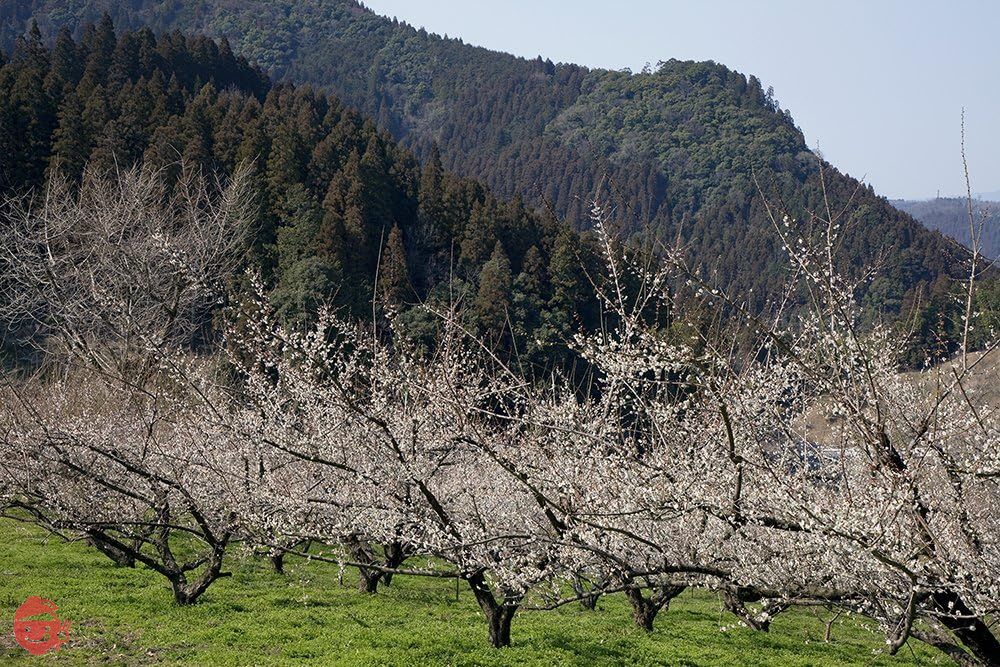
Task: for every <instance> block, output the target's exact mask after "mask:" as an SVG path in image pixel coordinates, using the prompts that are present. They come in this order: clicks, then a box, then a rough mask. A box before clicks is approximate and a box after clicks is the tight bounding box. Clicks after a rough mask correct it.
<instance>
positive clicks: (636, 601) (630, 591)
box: [625, 588, 659, 632]
mask: <svg viewBox="0 0 1000 667" xmlns="http://www.w3.org/2000/svg"><path fill="white" fill-rule="evenodd" d="M625 596H626V597H627V598H628V601H629V604H631V605H632V621H633V622H635V625H636V627H638V628H641V629H642V630H645V631H646V632H652V631H653V620H654V619H655V618H656V614H657V612H658V611H659V609H657V608H655V607H653V604H652V602H651V601H649V600H647V599H646V598H645V597H643V595H642V589H640V588H627V589H625Z"/></svg>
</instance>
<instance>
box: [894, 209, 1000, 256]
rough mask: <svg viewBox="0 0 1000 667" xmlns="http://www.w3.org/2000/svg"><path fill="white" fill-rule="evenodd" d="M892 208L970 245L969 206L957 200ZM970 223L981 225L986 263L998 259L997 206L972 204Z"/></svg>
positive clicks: (999, 224) (999, 214)
mask: <svg viewBox="0 0 1000 667" xmlns="http://www.w3.org/2000/svg"><path fill="white" fill-rule="evenodd" d="M892 205H893V206H895V207H896V208H898V209H899V210H900V211H903V212H905V213H909V214H910V215H912V216H913V217H914V218H916V219H917V220H919V221H920V222H922V223H924V225H926V226H927V227H929V228H930V229H936V230H937V231H939V232H941V233H942V234H944V235H946V236H950V237H951V238H953V239H955V240H956V241H958V242H959V243H961V244H962V245H965V246H971V245H972V235H971V234H972V232H971V230H970V226H969V202H968V200H967V199H963V198H961V197H954V198H952V197H938V198H936V199H927V200H916V201H909V200H904V199H897V200H893V202H892ZM973 221H974V224H975V225H976V226H978V225H979V224H980V223H982V225H983V230H982V239H981V241H982V249H981V250H982V252H983V254H985V255H986V256H987V257H989V258H990V259H997V258H1000V202H995V201H981V200H975V201H974V202H973Z"/></svg>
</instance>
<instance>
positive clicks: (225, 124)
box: [0, 17, 596, 365]
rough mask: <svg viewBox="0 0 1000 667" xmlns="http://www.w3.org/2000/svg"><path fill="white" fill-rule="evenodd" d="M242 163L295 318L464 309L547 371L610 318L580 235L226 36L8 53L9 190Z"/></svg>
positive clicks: (105, 40) (3, 126)
mask: <svg viewBox="0 0 1000 667" xmlns="http://www.w3.org/2000/svg"><path fill="white" fill-rule="evenodd" d="M246 161H249V162H250V163H252V165H253V169H254V171H255V174H254V179H255V183H256V187H257V188H258V189H259V200H260V219H259V220H258V221H257V224H256V233H255V238H254V243H253V253H252V257H251V258H250V264H251V267H256V268H258V269H259V270H260V271H262V272H263V276H264V278H265V281H266V283H267V286H268V288H269V289H272V290H273V292H272V294H271V296H272V298H273V300H274V301H275V302H276V303H277V304H278V307H279V310H280V311H281V313H282V315H283V316H284V318H285V319H286V320H289V321H293V322H294V321H296V320H299V319H302V318H308V317H309V316H311V315H314V314H315V313H316V311H317V309H318V308H319V307H320V306H321V305H323V304H324V303H326V302H328V301H332V302H333V303H334V304H335V305H337V306H340V307H341V308H342V309H343V310H344V311H345V312H347V313H350V314H353V315H355V316H364V317H370V316H371V315H372V308H373V305H372V304H373V302H378V303H379V304H381V306H380V307H383V308H387V309H390V310H391V309H395V311H396V312H397V313H399V315H400V317H401V318H402V323H403V324H402V326H404V327H405V331H406V333H408V334H409V335H411V336H413V337H414V338H415V339H418V340H419V339H421V337H422V336H424V335H426V336H428V337H430V336H431V334H432V333H433V328H434V326H435V322H436V320H435V318H434V317H433V316H431V315H430V314H428V313H426V312H425V311H424V310H422V309H419V308H414V307H412V306H413V304H418V303H424V302H429V303H431V304H435V305H437V306H438V307H439V308H441V309H447V308H449V307H450V306H451V305H453V304H460V305H461V308H462V312H463V314H464V316H465V317H466V318H467V320H468V324H469V326H470V327H472V328H473V329H474V330H479V331H480V332H481V335H482V338H483V340H484V341H487V342H489V343H491V344H493V345H495V346H496V347H497V349H506V350H513V349H516V351H517V352H518V353H519V355H520V356H521V357H522V358H523V359H524V360H526V361H531V362H537V363H540V364H545V365H549V364H552V363H559V361H560V355H562V354H564V349H565V348H564V347H562V343H563V342H564V341H566V340H567V339H568V338H569V337H570V336H571V335H572V333H573V332H575V331H577V330H579V328H580V327H581V326H584V327H586V326H592V325H594V323H595V322H596V314H595V309H594V307H593V304H592V299H593V296H592V292H591V290H590V289H589V288H588V285H587V284H586V282H585V281H586V275H585V273H584V271H585V268H586V267H587V266H588V264H589V263H590V262H591V261H592V260H591V259H590V251H589V249H588V248H589V245H588V242H587V241H586V239H584V238H582V237H581V235H580V234H579V233H577V232H575V231H573V230H572V229H571V228H570V227H569V226H568V225H566V224H564V223H559V222H557V221H556V220H555V219H554V218H552V217H551V216H548V215H546V214H538V213H535V212H533V211H531V210H529V209H528V207H526V206H525V205H524V204H523V203H522V201H521V200H520V199H518V198H514V199H512V200H509V201H506V200H500V199H498V198H497V197H495V196H494V195H492V194H491V193H490V192H489V190H488V189H487V188H486V187H484V186H483V185H481V184H479V183H478V182H475V181H472V180H467V179H462V178H459V177H456V176H454V175H452V174H450V173H448V172H446V171H445V170H444V169H443V168H442V165H441V162H440V160H438V159H437V158H436V157H435V156H434V155H431V156H430V157H429V159H427V160H426V161H425V163H424V164H423V166H421V165H420V164H419V163H418V162H417V160H416V158H415V157H414V156H413V155H412V153H410V152H409V151H408V150H406V149H404V148H402V147H400V146H399V145H398V144H397V143H396V142H395V141H394V140H393V139H392V138H391V137H390V136H389V135H388V134H387V133H385V132H383V131H380V130H379V129H378V128H377V127H376V126H375V124H374V123H373V122H372V121H370V120H366V119H364V118H363V117H362V116H360V115H359V114H358V113H356V112H355V111H352V110H350V109H348V108H346V107H345V106H344V105H343V104H342V103H341V102H340V101H338V100H337V99H336V98H334V97H332V96H329V95H327V94H321V93H318V92H316V91H315V90H314V89H313V88H311V87H309V86H308V85H305V86H301V87H295V86H292V85H290V84H281V85H272V84H271V83H270V81H269V79H268V78H267V76H266V75H265V74H263V73H262V72H261V71H260V69H258V68H257V67H256V66H254V65H251V64H249V63H248V62H247V61H246V60H245V59H243V58H242V57H237V56H235V55H234V54H233V52H232V50H231V49H230V47H229V45H228V43H227V42H226V41H224V40H223V41H222V42H221V43H217V42H215V41H213V40H211V39H209V38H206V37H200V36H194V37H186V36H184V35H182V34H180V33H171V34H168V35H166V36H161V37H157V36H155V35H154V33H153V32H152V31H151V30H149V29H148V28H144V29H141V30H139V31H137V32H125V33H123V34H121V35H116V34H115V27H114V25H113V24H112V22H111V20H110V19H109V18H108V17H104V18H103V19H102V20H100V21H99V22H98V23H97V24H96V25H90V26H88V27H87V28H86V29H85V30H84V31H83V33H82V37H81V39H80V41H78V42H77V41H74V39H73V38H72V36H71V35H70V33H69V31H68V30H66V29H64V30H62V31H60V33H59V34H58V36H57V38H56V40H55V43H54V46H53V47H52V48H51V49H49V48H46V46H45V45H44V44H43V41H42V37H41V34H40V32H39V31H38V30H37V28H34V29H32V30H31V31H30V32H29V34H28V35H26V36H24V37H22V38H20V39H18V40H17V43H16V45H15V47H14V49H13V51H12V53H11V54H10V55H9V56H8V55H4V54H2V53H0V196H8V197H10V196H18V195H20V194H21V193H31V192H35V193H38V192H39V187H40V186H42V185H43V184H44V183H45V181H46V180H47V179H48V178H51V177H52V175H53V174H55V173H57V172H58V173H61V174H64V175H65V176H67V177H68V178H69V179H71V180H72V181H79V180H80V179H81V178H82V177H83V176H84V174H85V169H86V170H97V171H102V170H104V171H106V170H112V169H124V168H127V167H129V166H130V165H132V164H136V163H139V162H142V163H144V164H145V165H147V166H148V167H152V168H162V169H166V170H176V169H178V168H179V167H180V166H181V165H184V166H186V167H187V168H196V169H201V170H204V171H205V172H207V173H212V174H218V175H221V176H225V175H226V174H230V173H232V172H233V170H234V169H235V168H236V166H237V165H238V164H240V163H243V162H246ZM87 173H89V172H87ZM0 213H2V211H0ZM2 222H3V220H2V216H0V224H2ZM0 307H2V304H0ZM0 309H2V308H0Z"/></svg>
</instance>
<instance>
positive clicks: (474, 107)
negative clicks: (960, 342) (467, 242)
mask: <svg viewBox="0 0 1000 667" xmlns="http://www.w3.org/2000/svg"><path fill="white" fill-rule="evenodd" d="M104 10H107V11H109V12H110V14H111V16H112V17H113V18H114V19H115V20H116V21H117V22H119V24H120V25H129V26H133V27H135V26H138V25H140V24H142V25H149V26H151V27H153V28H154V29H156V30H158V31H160V30H173V29H180V30H182V31H186V32H193V31H196V32H203V33H205V34H208V35H214V36H225V37H227V38H228V39H229V42H230V43H231V44H232V45H233V48H234V50H235V51H236V52H237V53H240V54H242V55H245V56H247V57H249V58H250V59H252V60H254V61H256V62H259V63H260V64H261V65H262V66H263V67H264V68H265V69H266V70H268V71H269V72H271V73H272V74H273V75H274V76H276V77H288V78H289V79H291V80H294V81H297V82H308V83H311V84H314V85H317V86H320V87H323V88H324V89H328V90H332V91H333V92H335V93H336V94H337V95H338V96H339V97H340V98H341V99H342V100H343V101H344V102H345V103H346V104H347V105H348V106H351V107H353V108H356V109H358V110H360V111H361V112H362V113H364V114H365V115H367V116H369V117H371V118H375V119H377V121H378V123H379V125H380V126H381V127H383V128H385V129H388V130H390V131H391V132H392V134H393V135H394V136H395V137H397V138H398V139H401V140H402V141H403V142H404V144H405V145H406V146H408V147H410V148H411V149H413V150H414V151H415V153H416V155H417V157H418V158H419V159H421V160H422V161H425V162H426V161H427V160H428V159H429V158H430V157H431V156H432V155H435V154H436V152H435V151H440V156H441V160H442V163H443V166H444V167H445V168H447V169H451V170H453V171H455V172H456V173H458V174H460V175H463V176H467V177H474V178H478V179H482V180H483V181H484V182H485V183H486V184H488V185H489V186H490V187H491V188H492V189H493V190H494V191H495V192H496V193H497V194H498V195H500V196H502V197H510V196H513V195H515V194H519V195H521V196H522V197H523V198H524V199H525V200H526V201H527V202H529V203H531V204H533V205H547V204H548V205H551V207H552V208H553V211H554V213H555V215H556V216H557V217H562V218H566V219H568V220H569V221H570V222H571V223H573V224H575V225H576V226H577V227H586V226H587V224H588V216H587V211H588V209H589V202H590V201H591V199H592V198H593V196H594V195H595V194H599V195H601V196H602V197H603V198H604V199H605V200H606V201H609V202H610V203H611V204H613V205H614V210H615V221H616V222H617V223H618V224H619V225H621V226H622V227H623V228H624V229H625V230H626V231H627V232H629V233H637V234H640V235H641V236H643V237H645V238H647V239H652V240H657V241H667V242H670V243H673V242H675V241H678V240H679V241H681V242H683V243H684V244H686V246H687V247H688V248H689V252H690V255H691V257H692V258H693V260H694V261H696V262H698V263H699V264H700V265H701V266H702V268H703V270H704V271H705V273H706V274H711V275H712V276H713V279H714V280H715V281H716V282H718V283H720V284H722V285H724V286H728V287H731V288H733V289H735V290H737V291H739V292H741V293H743V294H752V301H753V304H754V305H755V306H756V307H758V308H762V307H764V306H765V305H766V302H767V300H768V298H769V297H773V296H775V295H776V294H777V293H778V292H779V291H780V290H781V285H782V284H783V281H784V274H783V269H782V264H781V262H780V248H779V247H778V244H777V243H776V242H775V239H774V234H773V233H772V230H771V228H770V227H771V223H770V221H769V219H768V217H767V215H766V212H765V209H764V206H763V202H762V198H761V197H760V196H759V193H758V186H757V184H755V183H754V180H753V177H752V174H756V176H757V181H758V183H759V186H760V188H761V189H762V190H763V192H764V193H765V194H766V195H767V196H768V198H769V199H771V200H772V201H779V200H780V201H781V202H782V204H783V206H784V207H785V208H786V209H787V210H788V212H789V214H791V215H793V216H796V217H806V216H807V215H808V213H807V212H808V210H810V208H814V207H819V205H820V203H821V202H822V201H823V199H824V197H823V191H822V188H821V185H820V168H821V166H822V165H821V162H820V160H819V159H818V158H817V157H816V156H815V155H814V154H813V153H812V152H810V151H809V150H808V148H807V145H806V143H805V140H804V138H803V136H802V134H801V132H800V131H799V130H798V129H797V128H796V127H795V125H794V123H793V121H792V119H791V117H790V115H789V114H788V113H787V112H784V111H782V110H780V109H779V108H778V107H777V105H776V104H775V102H774V101H773V99H772V98H771V96H770V95H769V94H768V93H767V92H765V91H764V90H763V89H762V87H761V84H760V82H759V80H757V79H756V78H755V77H752V76H751V77H746V76H744V75H743V74H739V73H736V72H733V71H731V70H729V69H727V68H725V67H723V66H721V65H717V64H714V63H711V62H704V63H695V62H679V61H676V60H670V61H667V62H664V63H661V64H660V65H659V66H658V68H656V70H655V71H649V72H643V73H639V74H629V73H624V72H612V71H606V70H588V69H587V68H583V67H579V66H576V65H563V64H560V65H556V64H553V63H551V62H549V61H546V60H543V59H542V58H541V57H539V58H538V59H535V60H527V59H522V58H516V57H513V56H510V55H506V54H502V53H496V52H492V51H488V50H485V49H482V48H476V47H472V46H469V45H466V44H464V43H462V42H461V41H460V40H456V39H445V38H441V37H438V36H435V35H432V34H428V33H427V32H425V31H424V30H417V29H414V28H412V27H410V26H408V25H405V24H402V23H398V22H396V21H394V20H390V19H386V18H383V17H380V16H377V15H375V14H374V13H372V12H370V11H368V10H367V9H365V8H364V7H363V6H361V5H359V4H356V3H355V2H353V1H352V0H332V1H327V2H321V1H319V0H310V1H306V2H292V1H291V0H272V1H268V2H265V1H264V0H251V1H246V2H235V1H232V0H216V1H207V0H169V1H167V2H159V1H157V2H154V1H153V0H132V1H130V2H121V1H119V2H114V1H111V0H14V2H11V3H5V7H4V8H0V23H2V25H0V43H2V44H4V45H6V46H8V47H9V46H10V45H11V44H12V41H13V40H14V39H15V36H16V35H17V34H20V33H21V32H23V31H24V30H25V28H26V26H27V25H28V21H29V19H30V17H32V16H34V17H36V18H37V19H38V21H39V23H40V25H41V28H42V31H43V33H44V34H46V35H48V36H50V37H51V36H52V35H53V34H54V33H55V31H56V29H57V28H58V27H60V26H69V27H71V28H73V29H75V30H77V31H79V30H80V29H81V26H82V25H83V23H84V22H86V21H88V20H95V19H97V18H98V17H99V16H100V14H101V12H102V11H104ZM825 177H826V194H827V195H828V196H829V198H830V200H831V203H832V205H833V206H834V207H835V208H836V207H840V206H843V205H846V204H847V203H848V201H850V202H851V206H850V211H851V212H850V219H849V220H847V221H846V222H848V223H849V232H848V234H847V237H846V240H845V243H844V245H843V247H842V251H843V264H844V267H845V268H848V269H857V268H859V267H861V266H865V265H868V264H871V263H872V262H874V261H875V260H876V258H880V259H884V260H885V262H884V264H885V266H886V269H885V271H884V273H883V278H882V280H880V281H879V283H878V284H877V285H876V286H875V287H874V288H873V289H872V290H871V291H870V294H871V297H870V302H871V306H872V308H873V310H885V311H888V312H890V313H892V312H898V311H899V310H900V309H901V308H903V307H904V304H905V302H906V300H907V296H908V295H909V297H910V298H912V296H913V294H914V290H915V289H916V288H918V287H919V286H921V285H928V284H930V283H932V282H933V281H934V280H935V279H936V278H938V277H940V276H942V275H951V274H954V273H955V270H956V269H955V267H956V263H957V258H958V256H959V255H960V251H959V250H958V249H957V248H954V247H952V245H951V244H949V243H948V242H947V241H946V240H945V239H944V238H943V237H942V236H940V235H938V234H935V233H931V232H928V231H926V230H925V229H924V228H923V227H922V226H920V225H919V224H918V223H916V222H915V221H914V220H912V219H911V218H910V217H909V216H907V215H904V214H901V213H899V212H898V211H897V210H896V209H894V208H892V207H891V206H890V205H889V204H888V203H887V202H886V201H885V200H884V199H882V198H880V197H878V196H876V194H875V193H874V192H873V191H871V190H870V189H868V188H865V187H863V186H859V184H858V183H857V181H855V180H854V179H852V178H850V177H848V176H846V175H843V174H840V173H839V172H837V171H836V170H835V169H834V168H832V167H830V166H829V165H827V168H826V169H825ZM859 188H860V189H859Z"/></svg>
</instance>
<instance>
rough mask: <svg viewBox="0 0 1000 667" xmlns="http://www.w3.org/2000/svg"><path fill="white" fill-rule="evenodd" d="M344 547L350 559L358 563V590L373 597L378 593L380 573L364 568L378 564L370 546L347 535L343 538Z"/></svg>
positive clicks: (377, 570) (379, 571)
mask: <svg viewBox="0 0 1000 667" xmlns="http://www.w3.org/2000/svg"><path fill="white" fill-rule="evenodd" d="M344 545H345V546H346V547H347V550H348V553H350V554H351V557H352V558H353V559H354V560H355V561H356V562H357V563H359V565H358V575H359V576H358V590H359V591H361V592H362V593H368V594H369V595H374V594H375V593H376V592H377V591H378V583H379V582H380V581H381V580H382V571H381V570H379V569H375V568H370V567H365V565H375V564H376V563H377V562H378V560H377V559H376V558H375V552H374V551H372V547H371V545H370V544H368V543H367V542H363V541H362V540H360V539H358V537H357V536H355V535H349V536H348V537H347V538H345V540H344Z"/></svg>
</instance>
